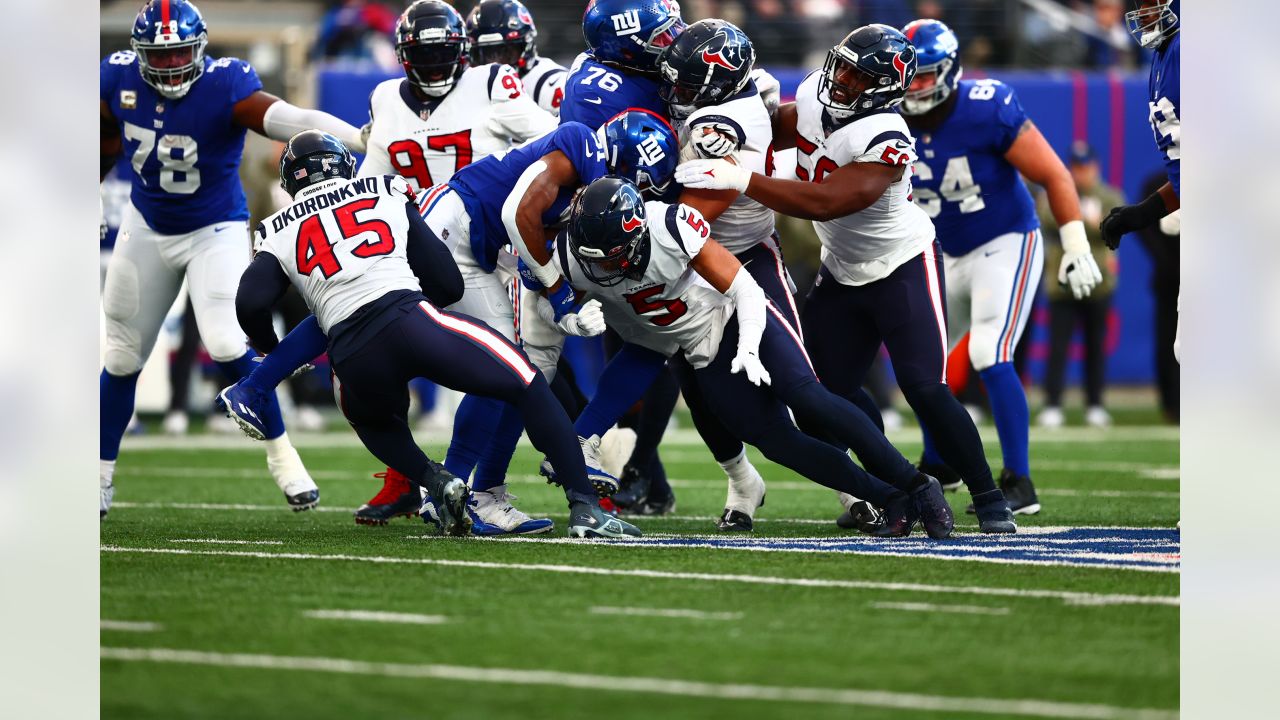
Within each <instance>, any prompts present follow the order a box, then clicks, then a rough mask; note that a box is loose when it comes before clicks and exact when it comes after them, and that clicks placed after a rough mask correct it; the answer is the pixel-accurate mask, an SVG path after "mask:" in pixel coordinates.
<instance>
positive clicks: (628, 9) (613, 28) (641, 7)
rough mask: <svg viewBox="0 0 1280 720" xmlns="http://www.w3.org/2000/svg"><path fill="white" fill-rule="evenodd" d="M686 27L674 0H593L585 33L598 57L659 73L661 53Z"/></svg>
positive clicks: (585, 20)
mask: <svg viewBox="0 0 1280 720" xmlns="http://www.w3.org/2000/svg"><path fill="white" fill-rule="evenodd" d="M682 30H684V20H683V19H681V17H680V6H679V5H678V4H677V3H674V2H671V0H591V2H589V3H587V11H586V12H585V13H583V15H582V35H583V37H585V38H586V40H587V47H588V48H590V50H591V55H592V57H594V58H595V59H596V60H599V61H600V62H602V63H604V64H606V65H612V66H614V67H617V68H621V69H622V70H629V71H631V72H637V73H650V74H652V73H655V72H657V69H658V55H660V54H661V53H662V50H663V49H664V48H666V47H667V46H668V45H670V44H671V43H672V42H673V41H674V40H675V39H676V37H677V36H678V35H679V34H680V32H681V31H682Z"/></svg>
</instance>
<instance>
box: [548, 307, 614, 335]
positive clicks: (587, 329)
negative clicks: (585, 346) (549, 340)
mask: <svg viewBox="0 0 1280 720" xmlns="http://www.w3.org/2000/svg"><path fill="white" fill-rule="evenodd" d="M556 325H557V326H559V328H560V331H561V332H563V333H564V334H565V335H577V336H578V337H595V336H596V335H599V334H600V333H602V332H604V311H603V310H601V309H600V301H599V300H588V301H586V302H585V303H583V304H582V307H580V308H578V311H577V312H572V313H568V314H566V315H564V316H563V317H561V318H560V322H558V323H556Z"/></svg>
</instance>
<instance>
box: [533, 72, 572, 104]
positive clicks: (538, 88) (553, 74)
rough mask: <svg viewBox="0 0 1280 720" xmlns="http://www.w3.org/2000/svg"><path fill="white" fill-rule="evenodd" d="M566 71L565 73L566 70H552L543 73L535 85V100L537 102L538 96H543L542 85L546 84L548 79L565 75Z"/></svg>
mask: <svg viewBox="0 0 1280 720" xmlns="http://www.w3.org/2000/svg"><path fill="white" fill-rule="evenodd" d="M564 73H565V71H564V70H551V71H549V72H545V73H543V74H542V77H540V78H538V82H537V84H535V85H534V86H533V99H534V101H535V102H536V101H537V100H538V98H540V97H542V86H543V85H546V84H547V81H548V80H550V79H551V78H553V77H557V76H560V75H563V74H564Z"/></svg>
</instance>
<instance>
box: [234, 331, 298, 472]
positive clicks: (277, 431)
mask: <svg viewBox="0 0 1280 720" xmlns="http://www.w3.org/2000/svg"><path fill="white" fill-rule="evenodd" d="M317 327H318V326H317ZM322 337H323V336H322ZM274 354H275V353H272V355H274ZM256 357H258V353H256V352H254V351H252V350H250V351H248V352H246V353H245V354H244V355H241V356H240V357H238V358H236V359H235V360H228V361H225V362H220V363H218V367H220V368H222V372H224V373H226V374H227V377H229V378H232V379H234V380H239V379H240V378H243V377H247V376H248V375H250V374H251V373H254V372H255V371H256V370H257V368H258V365H259V363H256V362H254V361H253V359H254V358H256ZM313 357H315V355H312V356H311V357H310V358H307V360H310V359H311V358H313ZM263 362H266V360H263ZM290 372H293V371H292V370H291V371H290ZM285 377H288V376H287V375H286V376H285ZM274 388H275V386H274V385H272V386H271V388H270V389H267V407H266V412H265V413H264V414H263V416H262V424H263V425H265V426H266V436H267V439H268V440H271V439H273V438H278V437H280V436H281V435H284V418H283V417H281V415H280V401H279V400H277V399H276V393H275V390H274ZM286 442H288V441H287V440H286ZM269 454H270V451H269V450H268V455H269Z"/></svg>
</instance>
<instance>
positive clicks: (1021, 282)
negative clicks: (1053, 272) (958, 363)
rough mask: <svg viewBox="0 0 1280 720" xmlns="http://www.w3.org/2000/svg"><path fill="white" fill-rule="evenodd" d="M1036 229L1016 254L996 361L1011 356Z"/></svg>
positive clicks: (1032, 255)
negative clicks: (1014, 269) (1007, 310)
mask: <svg viewBox="0 0 1280 720" xmlns="http://www.w3.org/2000/svg"><path fill="white" fill-rule="evenodd" d="M1035 238H1036V231H1034V230H1033V231H1031V232H1029V233H1027V235H1026V238H1025V239H1024V240H1023V243H1022V252H1021V254H1020V255H1018V270H1017V275H1016V276H1015V279H1014V282H1013V293H1012V295H1010V297H1009V308H1010V309H1009V315H1008V317H1006V318H1005V326H1004V330H1002V331H1001V332H1000V341H999V344H998V345H997V346H996V362H998V363H1000V362H1009V360H1010V359H1011V358H1012V357H1013V336H1014V335H1017V334H1018V333H1017V328H1018V319H1019V318H1020V317H1021V316H1022V312H1023V310H1024V309H1025V308H1024V307H1023V305H1024V304H1025V303H1024V301H1025V300H1026V295H1027V292H1026V291H1027V278H1029V277H1030V276H1031V260H1032V259H1033V258H1034V257H1035V242H1034V241H1035Z"/></svg>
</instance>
